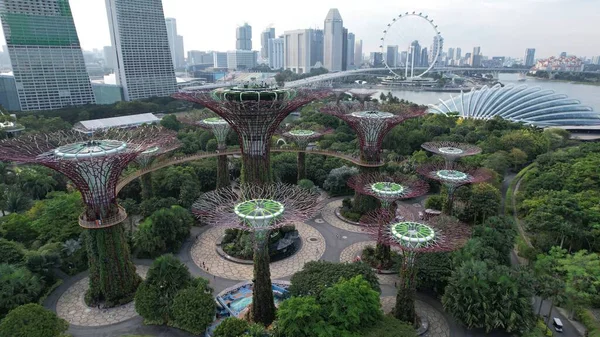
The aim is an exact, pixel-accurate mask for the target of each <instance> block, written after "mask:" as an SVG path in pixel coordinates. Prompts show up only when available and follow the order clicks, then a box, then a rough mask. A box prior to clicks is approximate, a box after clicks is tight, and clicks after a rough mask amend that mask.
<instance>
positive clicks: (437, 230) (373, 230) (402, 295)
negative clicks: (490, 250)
mask: <svg viewBox="0 0 600 337" xmlns="http://www.w3.org/2000/svg"><path fill="white" fill-rule="evenodd" d="M361 222H363V225H365V226H366V228H367V229H366V231H367V232H368V233H369V234H371V235H372V236H373V237H375V238H377V240H378V241H382V242H385V243H386V244H387V245H391V246H395V247H398V248H399V249H400V250H401V252H402V255H403V259H402V266H401V268H400V283H399V285H398V293H397V295H396V308H395V310H394V314H395V316H396V318H398V319H400V320H403V321H405V322H412V323H414V324H415V325H417V324H418V322H419V319H418V317H417V314H416V311H415V293H416V284H415V277H416V268H415V261H416V258H417V255H418V254H422V253H439V252H450V251H455V250H458V249H460V248H461V247H463V246H464V245H465V244H466V242H467V241H468V240H469V238H470V237H471V227H470V226H468V225H466V224H464V223H461V222H460V221H458V220H456V219H455V218H452V217H448V216H440V217H435V218H433V219H431V220H428V221H423V220H419V221H415V219H413V218H412V214H410V213H408V212H406V213H403V214H402V215H401V216H399V217H395V216H394V214H393V213H392V212H390V211H389V210H386V209H379V210H377V211H373V212H370V213H369V214H367V215H365V216H364V217H363V219H361ZM381 224H383V230H381V226H382V225H381Z"/></svg>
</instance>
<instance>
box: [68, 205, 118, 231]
mask: <svg viewBox="0 0 600 337" xmlns="http://www.w3.org/2000/svg"><path fill="white" fill-rule="evenodd" d="M86 218H87V217H86V215H85V212H83V213H82V214H81V215H80V216H79V226H81V227H83V228H87V229H100V228H108V227H112V226H115V225H118V224H120V223H121V222H123V221H125V219H127V212H125V209H124V208H123V207H121V206H119V211H118V212H117V214H115V215H113V216H111V217H108V218H106V219H94V220H88V219H86Z"/></svg>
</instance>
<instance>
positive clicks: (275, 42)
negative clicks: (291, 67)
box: [268, 38, 285, 69]
mask: <svg viewBox="0 0 600 337" xmlns="http://www.w3.org/2000/svg"><path fill="white" fill-rule="evenodd" d="M268 50H269V55H268V59H269V67H270V68H271V69H281V68H283V57H284V55H285V46H284V43H283V38H277V39H269V44H268Z"/></svg>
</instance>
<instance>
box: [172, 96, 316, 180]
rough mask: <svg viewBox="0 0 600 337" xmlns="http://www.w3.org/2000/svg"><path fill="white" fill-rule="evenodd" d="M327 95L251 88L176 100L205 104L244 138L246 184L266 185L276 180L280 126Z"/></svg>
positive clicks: (243, 170) (243, 153)
mask: <svg viewBox="0 0 600 337" xmlns="http://www.w3.org/2000/svg"><path fill="white" fill-rule="evenodd" d="M327 95H328V92H326V91H312V90H306V89H302V90H293V89H272V88H268V87H250V86H248V87H244V88H228V89H217V90H214V91H212V92H206V91H191V92H181V93H177V94H175V95H174V97H175V98H178V99H182V100H187V101H191V102H194V103H198V104H201V105H203V106H204V107H206V108H208V109H210V110H212V111H213V112H215V113H216V114H217V115H219V116H221V117H222V118H223V119H224V120H226V121H227V122H228V123H229V125H231V127H232V128H233V129H234V130H235V131H236V132H237V134H238V137H239V139H240V144H241V147H242V163H243V169H242V182H245V183H266V182H269V181H271V179H272V175H271V159H270V149H271V137H272V136H273V134H274V133H275V131H276V130H277V128H278V127H279V124H281V122H282V121H283V120H284V119H285V117H287V116H288V115H289V114H290V113H292V112H293V111H295V110H297V109H298V108H300V107H302V106H304V105H306V104H308V103H310V102H312V101H313V100H316V99H321V98H325V97H327Z"/></svg>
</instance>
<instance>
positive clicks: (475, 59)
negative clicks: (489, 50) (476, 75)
mask: <svg viewBox="0 0 600 337" xmlns="http://www.w3.org/2000/svg"><path fill="white" fill-rule="evenodd" d="M469 64H470V65H471V67H481V47H473V54H471V59H470V62H469Z"/></svg>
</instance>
